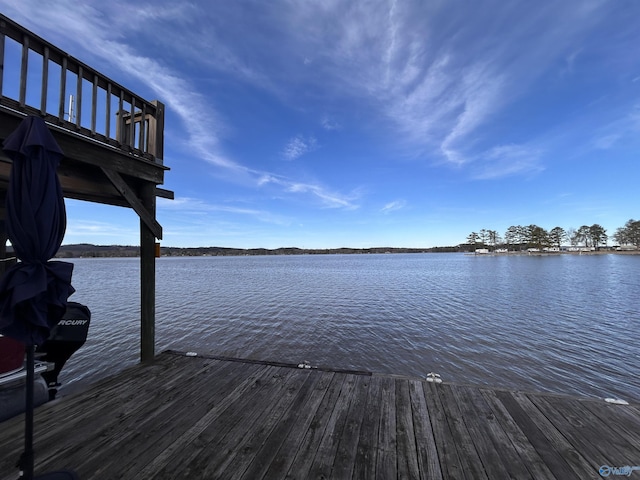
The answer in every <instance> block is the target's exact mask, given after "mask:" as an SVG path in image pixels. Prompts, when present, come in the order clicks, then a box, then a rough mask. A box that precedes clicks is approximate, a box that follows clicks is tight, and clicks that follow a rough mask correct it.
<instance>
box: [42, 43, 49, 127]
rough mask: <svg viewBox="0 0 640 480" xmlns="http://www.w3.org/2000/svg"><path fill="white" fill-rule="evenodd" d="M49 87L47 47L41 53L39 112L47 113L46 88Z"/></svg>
mask: <svg viewBox="0 0 640 480" xmlns="http://www.w3.org/2000/svg"><path fill="white" fill-rule="evenodd" d="M48 89H49V47H46V46H45V47H44V53H43V54H42V90H41V93H40V114H41V115H42V116H44V115H46V114H47V93H48V92H47V90H48Z"/></svg>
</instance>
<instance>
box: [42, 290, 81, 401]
mask: <svg viewBox="0 0 640 480" xmlns="http://www.w3.org/2000/svg"><path fill="white" fill-rule="evenodd" d="M90 323H91V311H90V310H89V308H88V307H87V306H86V305H82V304H81V303H78V302H68V304H67V311H66V312H65V314H64V315H63V317H62V319H61V320H60V322H59V323H58V324H57V325H56V326H55V327H54V328H53V329H52V330H51V334H50V335H49V338H48V339H47V340H46V341H45V342H44V343H43V344H42V345H40V346H39V347H38V348H37V349H36V353H40V354H43V355H40V358H41V360H43V361H45V362H51V363H53V364H54V368H53V370H49V371H47V372H44V373H43V374H42V377H43V378H44V379H45V381H46V382H47V385H48V386H49V400H53V399H54V398H55V396H56V394H57V393H58V387H59V386H60V384H59V383H58V375H59V374H60V371H61V370H62V367H64V364H65V363H66V362H67V360H69V358H71V355H73V354H74V353H75V352H76V351H77V350H78V349H79V348H80V347H82V345H84V343H85V342H86V340H87V334H88V333H89V324H90Z"/></svg>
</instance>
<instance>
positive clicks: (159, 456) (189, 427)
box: [0, 352, 640, 480]
mask: <svg viewBox="0 0 640 480" xmlns="http://www.w3.org/2000/svg"><path fill="white" fill-rule="evenodd" d="M23 432H24V424H23V418H22V416H19V417H16V418H13V419H10V420H8V421H6V422H4V423H1V424H0V478H2V479H14V478H16V469H15V467H14V464H15V462H16V460H17V459H18V457H19V455H20V453H21V451H22V448H23ZM35 451H36V454H35V471H36V474H38V473H45V472H49V471H52V470H57V469H62V468H70V469H73V470H75V471H76V472H77V473H78V474H79V475H80V478H81V479H83V480H86V479H114V478H119V479H126V478H131V479H160V478H171V479H178V478H190V479H250V480H256V479H262V478H265V479H284V478H291V479H350V478H355V479H376V478H377V479H383V480H389V479H395V478H398V479H413V478H424V479H431V478H434V479H437V478H453V479H463V478H471V479H481V478H487V479H501V478H516V479H521V478H522V479H524V478H531V479H548V478H558V479H585V478H602V476H601V475H600V474H599V469H600V468H601V467H602V466H609V467H612V468H613V467H619V468H620V467H625V466H629V467H633V466H640V405H639V404H638V403H632V404H631V405H612V404H608V403H606V402H604V401H603V400H598V399H579V398H575V397H569V396H561V395H550V394H531V393H522V392H515V391H506V390H496V389H490V388H485V387H471V386H462V385H452V384H447V383H442V384H434V383H430V382H427V381H425V380H424V379H414V378H406V377H395V376H389V375H375V374H374V375H372V374H367V373H365V372H336V371H327V370H319V369H305V368H291V367H290V366H285V365H277V364H268V363H264V362H251V361H238V360H235V359H225V358H219V357H218V358H213V357H203V356H197V357H190V356H185V355H183V354H178V353H176V352H165V353H163V354H161V355H159V356H158V357H157V358H156V360H155V361H154V362H152V363H145V364H140V365H137V366H135V367H132V368H130V369H128V370H126V371H124V372H123V373H121V374H118V375H117V376H115V377H112V378H110V379H106V380H104V381H102V382H99V383H98V384H96V385H94V386H92V387H90V388H89V389H87V390H86V391H85V392H83V393H79V394H75V395H70V396H68V397H65V398H62V399H59V400H56V401H54V402H51V403H49V404H46V405H44V406H42V407H40V408H38V409H37V411H36V416H35ZM605 473H606V472H605ZM631 474H632V478H633V475H634V474H635V475H636V476H638V478H640V471H638V472H631ZM611 475H612V477H614V476H615V475H613V474H611Z"/></svg>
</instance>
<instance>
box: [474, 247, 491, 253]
mask: <svg viewBox="0 0 640 480" xmlns="http://www.w3.org/2000/svg"><path fill="white" fill-rule="evenodd" d="M487 253H489V249H488V248H476V254H477V255H486V254H487Z"/></svg>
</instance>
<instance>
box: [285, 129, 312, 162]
mask: <svg viewBox="0 0 640 480" xmlns="http://www.w3.org/2000/svg"><path fill="white" fill-rule="evenodd" d="M317 146H318V141H317V140H316V138H315V137H313V136H309V137H304V136H302V135H296V136H295V137H293V138H292V139H290V140H289V142H288V143H287V145H286V146H285V147H284V150H283V151H282V155H283V156H284V158H285V159H287V160H297V159H298V158H300V157H301V156H303V155H305V154H307V153H309V152H312V151H314V150H315V149H316V148H317Z"/></svg>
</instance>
